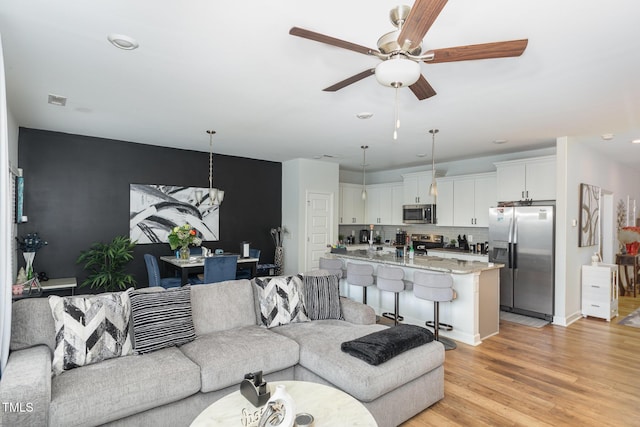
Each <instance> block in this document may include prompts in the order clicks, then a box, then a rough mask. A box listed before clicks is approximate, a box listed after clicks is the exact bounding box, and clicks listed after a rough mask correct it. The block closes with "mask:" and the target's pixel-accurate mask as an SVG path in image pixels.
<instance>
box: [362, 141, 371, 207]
mask: <svg viewBox="0 0 640 427" xmlns="http://www.w3.org/2000/svg"><path fill="white" fill-rule="evenodd" d="M360 148H362V200H367V187H366V185H367V180H366V176H367V170H366V168H367V148H369V146H368V145H361V146H360Z"/></svg>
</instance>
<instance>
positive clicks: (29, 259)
mask: <svg viewBox="0 0 640 427" xmlns="http://www.w3.org/2000/svg"><path fill="white" fill-rule="evenodd" d="M16 240H17V241H18V246H19V247H20V250H21V251H22V256H24V261H25V265H26V266H25V273H26V278H27V280H28V279H32V278H33V277H34V273H33V260H34V258H35V257H36V252H37V251H38V250H39V249H41V248H43V247H44V246H46V245H48V242H46V241H44V240H42V239H41V238H40V236H38V233H29V234H27V235H26V236H25V237H20V238H18V237H16Z"/></svg>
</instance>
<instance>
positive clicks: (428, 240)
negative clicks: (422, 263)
mask: <svg viewBox="0 0 640 427" xmlns="http://www.w3.org/2000/svg"><path fill="white" fill-rule="evenodd" d="M411 245H412V246H413V251H414V252H415V254H416V255H426V254H427V250H429V249H436V248H443V247H444V239H443V237H442V235H440V234H412V235H411Z"/></svg>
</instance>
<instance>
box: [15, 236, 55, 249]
mask: <svg viewBox="0 0 640 427" xmlns="http://www.w3.org/2000/svg"><path fill="white" fill-rule="evenodd" d="M16 241H17V242H18V247H20V250H21V251H22V252H37V251H38V250H39V249H42V247H43V246H46V245H48V244H49V243H48V242H45V241H44V240H42V239H41V238H40V236H38V233H29V234H27V235H26V236H25V237H20V238H18V237H16Z"/></svg>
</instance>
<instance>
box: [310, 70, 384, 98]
mask: <svg viewBox="0 0 640 427" xmlns="http://www.w3.org/2000/svg"><path fill="white" fill-rule="evenodd" d="M375 72H376V69H375V68H371V69H369V70H365V71H363V72H361V73H358V74H356V75H355V76H351V77H349V78H348V79H344V80H343V81H341V82H338V83H336V84H334V85H333V86H329V87H328V88H325V89H322V90H323V91H325V92H335V91H337V90H340V89H342V88H343V87H346V86H349V85H350V84H352V83H355V82H358V81H360V80H362V79H364V78H365V77H369V76H373V75H374V74H375Z"/></svg>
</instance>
